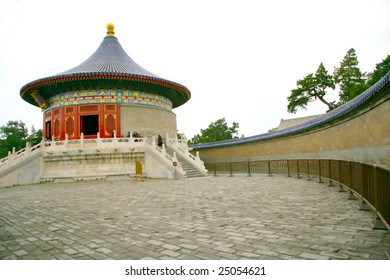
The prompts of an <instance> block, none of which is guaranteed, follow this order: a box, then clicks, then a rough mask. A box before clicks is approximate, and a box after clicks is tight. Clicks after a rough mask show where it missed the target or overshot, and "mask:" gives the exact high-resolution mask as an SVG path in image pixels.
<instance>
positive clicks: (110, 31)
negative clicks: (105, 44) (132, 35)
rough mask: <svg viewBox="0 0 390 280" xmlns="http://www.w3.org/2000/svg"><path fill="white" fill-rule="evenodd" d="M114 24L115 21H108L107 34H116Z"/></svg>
mask: <svg viewBox="0 0 390 280" xmlns="http://www.w3.org/2000/svg"><path fill="white" fill-rule="evenodd" d="M114 27H115V26H114V24H113V23H108V24H107V36H114V34H115V32H114Z"/></svg>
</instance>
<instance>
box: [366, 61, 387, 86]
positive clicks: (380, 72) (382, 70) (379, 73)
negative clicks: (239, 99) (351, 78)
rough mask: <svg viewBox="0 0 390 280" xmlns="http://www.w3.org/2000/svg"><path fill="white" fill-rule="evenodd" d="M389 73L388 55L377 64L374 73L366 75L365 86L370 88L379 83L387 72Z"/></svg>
mask: <svg viewBox="0 0 390 280" xmlns="http://www.w3.org/2000/svg"><path fill="white" fill-rule="evenodd" d="M389 71H390V55H388V56H387V57H386V58H385V59H384V60H382V62H380V63H378V64H377V65H376V67H375V69H374V72H372V73H369V74H367V78H368V80H367V84H368V85H369V86H372V85H373V84H375V83H376V82H377V81H379V80H380V79H381V78H382V77H383V76H384V75H386V74H387V72H389Z"/></svg>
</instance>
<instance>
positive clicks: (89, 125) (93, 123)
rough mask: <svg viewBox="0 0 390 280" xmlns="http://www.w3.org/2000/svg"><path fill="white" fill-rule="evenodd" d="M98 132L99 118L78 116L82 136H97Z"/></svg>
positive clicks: (95, 116) (96, 116)
mask: <svg viewBox="0 0 390 280" xmlns="http://www.w3.org/2000/svg"><path fill="white" fill-rule="evenodd" d="M98 132H99V116H98V115H87V116H80V133H84V135H97V133H98Z"/></svg>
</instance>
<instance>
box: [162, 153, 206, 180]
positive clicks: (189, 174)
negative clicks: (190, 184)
mask: <svg viewBox="0 0 390 280" xmlns="http://www.w3.org/2000/svg"><path fill="white" fill-rule="evenodd" d="M165 149H166V152H167V154H169V155H170V156H172V157H173V152H174V151H173V149H172V148H170V147H166V148H165ZM176 158H177V161H178V162H179V163H180V165H181V167H182V168H183V170H184V171H185V173H186V178H200V177H205V175H203V174H202V173H201V172H200V171H198V170H197V169H196V168H195V167H194V166H193V165H192V164H191V163H190V162H189V161H188V160H186V159H185V158H184V157H182V156H181V155H180V154H177V153H176Z"/></svg>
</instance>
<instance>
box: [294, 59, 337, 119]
mask: <svg viewBox="0 0 390 280" xmlns="http://www.w3.org/2000/svg"><path fill="white" fill-rule="evenodd" d="M328 88H331V89H334V88H335V84H334V81H333V78H332V76H331V75H328V71H327V70H326V69H325V67H324V65H323V64H322V62H321V64H320V66H319V67H318V69H317V72H316V74H315V75H313V74H309V75H307V76H306V77H304V78H303V79H301V80H298V81H297V88H296V89H293V90H291V95H290V96H289V97H288V98H287V100H288V101H289V104H288V106H287V111H288V112H290V113H296V112H297V109H298V108H301V109H306V106H307V104H308V103H309V102H312V101H314V100H316V99H319V100H320V101H321V102H323V103H324V104H326V105H327V106H328V108H329V110H332V109H333V108H334V103H333V102H328V101H326V100H325V98H324V97H325V95H326V90H327V89H328Z"/></svg>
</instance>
